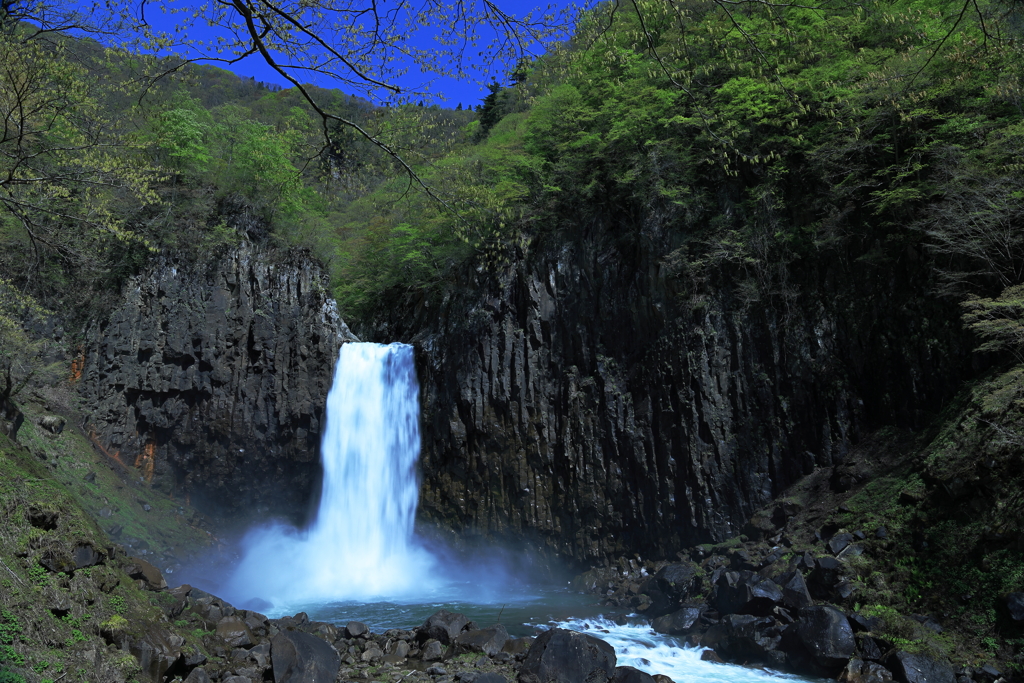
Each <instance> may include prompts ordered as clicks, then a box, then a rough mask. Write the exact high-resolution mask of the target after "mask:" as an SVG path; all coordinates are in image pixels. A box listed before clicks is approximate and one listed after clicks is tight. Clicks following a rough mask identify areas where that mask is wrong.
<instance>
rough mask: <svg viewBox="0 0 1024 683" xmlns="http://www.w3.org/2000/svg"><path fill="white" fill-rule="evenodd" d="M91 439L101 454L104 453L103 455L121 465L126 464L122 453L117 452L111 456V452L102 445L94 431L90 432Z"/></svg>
mask: <svg viewBox="0 0 1024 683" xmlns="http://www.w3.org/2000/svg"><path fill="white" fill-rule="evenodd" d="M89 438H90V439H92V442H93V443H94V444H96V448H98V449H100V452H101V453H103V455H105V456H107V457H108V458H110V459H111V460H116V461H117V462H118V463H119V464H121V465H124V462H123V461H122V460H121V451H115V452H114V454H113V455H111V454H110V452H109V451H108V450H107V449H106V448H104V447H103V444H101V443H100V440H99V438H98V437H97V436H96V432H94V431H92V430H90V431H89Z"/></svg>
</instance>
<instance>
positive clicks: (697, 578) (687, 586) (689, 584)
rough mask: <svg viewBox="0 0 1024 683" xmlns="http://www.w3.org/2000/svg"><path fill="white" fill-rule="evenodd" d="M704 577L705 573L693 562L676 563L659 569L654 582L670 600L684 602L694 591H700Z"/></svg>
mask: <svg viewBox="0 0 1024 683" xmlns="http://www.w3.org/2000/svg"><path fill="white" fill-rule="evenodd" d="M703 575H704V572H703V571H701V569H700V567H698V566H697V565H696V564H694V563H693V562H676V563H673V564H668V565H665V566H664V567H662V568H661V569H659V570H658V572H657V573H656V574H655V575H654V582H655V583H656V584H657V586H658V589H659V590H660V591H661V592H662V593H664V594H665V595H667V596H668V597H669V599H671V600H675V601H683V600H685V599H687V598H688V597H689V596H690V594H691V593H692V592H693V591H696V590H700V583H701V577H702V576H703Z"/></svg>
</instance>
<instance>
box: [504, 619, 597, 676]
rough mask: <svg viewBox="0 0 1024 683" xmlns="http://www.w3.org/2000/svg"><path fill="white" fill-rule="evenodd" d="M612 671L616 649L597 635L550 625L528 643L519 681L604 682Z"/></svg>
mask: <svg viewBox="0 0 1024 683" xmlns="http://www.w3.org/2000/svg"><path fill="white" fill-rule="evenodd" d="M614 671H615V650H614V649H613V648H612V646H611V645H609V644H608V643H606V642H605V641H603V640H600V639H599V638H595V637H593V636H589V635H586V634H585V633H577V632H576V631H567V630H565V629H561V628H553V629H551V630H550V631H545V632H544V633H542V634H541V635H540V636H538V637H537V640H535V641H534V643H533V646H531V647H530V651H529V653H528V654H527V655H526V660H525V661H524V662H523V665H522V667H521V668H520V669H519V683H607V681H608V680H610V679H611V678H612V676H613V675H614Z"/></svg>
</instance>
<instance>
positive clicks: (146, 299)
mask: <svg viewBox="0 0 1024 683" xmlns="http://www.w3.org/2000/svg"><path fill="white" fill-rule="evenodd" d="M354 339H355V337H354V336H353V335H352V334H351V333H350V332H349V330H348V327H347V326H346V325H345V323H344V322H343V321H342V320H341V318H340V317H339V316H338V312H337V307H336V305H335V303H334V301H333V299H332V298H331V297H330V296H329V295H328V293H327V290H326V278H325V276H324V273H323V272H322V271H321V269H320V267H319V266H318V265H316V264H315V262H313V261H312V260H311V259H310V258H308V257H307V256H304V255H303V254H301V253H296V254H286V255H281V254H277V253H275V252H267V251H265V250H262V249H260V248H259V247H254V246H252V245H250V244H248V243H244V244H243V245H241V246H240V247H236V248H234V249H232V250H231V251H229V252H228V253H227V254H226V255H225V256H224V257H222V258H220V259H217V260H215V261H212V262H211V263H208V264H206V265H204V266H199V267H192V268H187V269H179V268H177V267H176V266H175V265H173V264H171V263H167V262H164V263H159V264H158V265H156V266H155V267H153V268H151V269H150V270H149V271H148V272H146V273H144V274H143V275H141V276H139V277H138V278H136V279H134V280H133V281H131V282H130V283H129V284H128V285H127V286H126V288H125V293H124V301H123V303H122V305H121V306H120V307H119V308H117V309H116V310H115V311H114V312H113V314H112V315H111V316H110V318H109V319H108V320H107V321H106V322H104V323H103V324H100V325H98V326H97V327H96V328H95V329H93V330H91V333H90V335H89V342H88V343H87V345H86V348H85V353H84V357H83V361H82V362H83V365H82V369H81V372H82V375H81V379H80V381H79V384H80V390H81V392H82V393H83V394H84V395H85V397H86V399H87V402H88V405H90V406H91V408H92V411H91V414H89V415H88V416H87V428H88V429H89V430H91V433H92V435H93V438H94V440H95V442H96V443H97V445H98V446H100V447H101V448H102V449H104V451H105V452H106V453H107V454H108V455H109V456H110V457H112V458H116V459H117V460H119V461H121V462H122V463H123V464H125V465H127V466H130V467H136V468H137V469H138V471H139V475H140V476H142V477H143V478H145V479H147V480H149V481H151V483H152V484H153V486H155V487H159V488H162V489H164V490H167V491H170V492H173V493H174V494H175V495H181V496H183V497H184V496H189V497H190V498H191V501H192V502H193V503H194V504H197V505H199V506H200V507H201V508H205V509H206V510H207V511H208V512H211V513H214V514H222V515H224V514H227V515H230V514H235V513H239V512H242V513H244V514H246V515H256V514H259V515H261V516H265V515H266V513H268V512H269V513H271V514H281V515H285V516H288V517H291V518H292V519H298V518H301V517H302V515H303V514H304V513H305V511H306V510H307V506H308V504H309V500H310V497H311V496H313V495H315V493H316V485H317V480H318V476H319V434H320V428H321V424H322V422H323V419H324V414H323V411H324V405H325V402H326V396H327V392H328V390H329V389H330V386H331V378H332V370H333V368H334V363H335V361H336V358H337V354H338V349H339V347H340V345H341V344H342V343H343V342H345V341H349V340H354Z"/></svg>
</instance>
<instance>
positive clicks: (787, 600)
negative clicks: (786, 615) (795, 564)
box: [775, 571, 814, 610]
mask: <svg viewBox="0 0 1024 683" xmlns="http://www.w3.org/2000/svg"><path fill="white" fill-rule="evenodd" d="M775 582H776V583H777V584H778V586H779V588H780V589H781V590H782V604H784V605H785V606H786V607H790V608H792V609H795V610H799V609H801V608H803V607H810V606H811V605H813V604H814V600H813V599H812V598H811V593H810V591H808V590H807V584H806V583H805V582H804V575H803V574H801V573H800V572H799V571H791V572H785V573H783V574H780V575H779V576H778V577H776V578H775Z"/></svg>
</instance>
